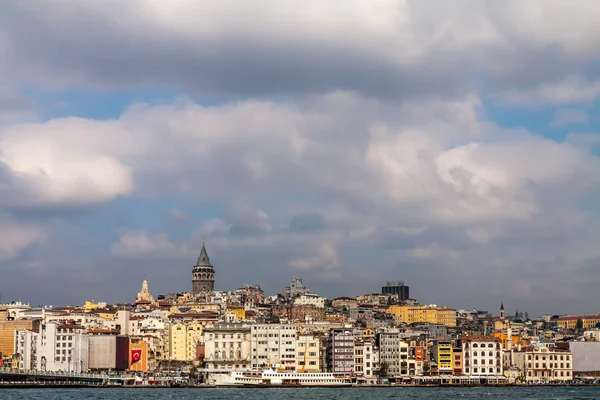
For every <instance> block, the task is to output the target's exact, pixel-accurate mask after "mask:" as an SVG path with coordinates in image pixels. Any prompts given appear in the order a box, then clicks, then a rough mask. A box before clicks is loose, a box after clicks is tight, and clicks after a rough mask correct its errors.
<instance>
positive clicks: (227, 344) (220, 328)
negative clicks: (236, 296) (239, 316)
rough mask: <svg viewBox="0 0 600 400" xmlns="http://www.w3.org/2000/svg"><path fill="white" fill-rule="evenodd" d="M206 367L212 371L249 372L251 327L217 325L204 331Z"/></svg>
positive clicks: (232, 324) (237, 324) (236, 323)
mask: <svg viewBox="0 0 600 400" xmlns="http://www.w3.org/2000/svg"><path fill="white" fill-rule="evenodd" d="M204 353H205V354H204V365H205V368H207V369H208V370H211V371H215V372H217V371H223V372H225V371H231V370H234V369H236V370H242V371H243V370H249V369H251V366H250V364H251V363H250V361H251V359H250V354H251V352H250V326H248V325H246V324H243V323H239V322H230V323H216V324H212V325H209V326H207V327H206V328H205V329H204Z"/></svg>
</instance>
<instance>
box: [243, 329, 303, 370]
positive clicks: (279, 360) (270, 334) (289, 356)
mask: <svg viewBox="0 0 600 400" xmlns="http://www.w3.org/2000/svg"><path fill="white" fill-rule="evenodd" d="M251 332H252V333H251V335H252V336H251V337H250V343H251V344H250V346H251V349H252V367H251V368H252V369H253V370H262V369H263V368H267V367H272V366H274V365H275V364H280V365H281V366H282V367H283V368H285V369H286V370H288V371H294V370H295V369H296V327H295V326H293V325H286V324H257V325H253V326H252V328H251Z"/></svg>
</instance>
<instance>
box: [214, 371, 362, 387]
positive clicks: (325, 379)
mask: <svg viewBox="0 0 600 400" xmlns="http://www.w3.org/2000/svg"><path fill="white" fill-rule="evenodd" d="M215 385H216V386H229V387H234V386H246V387H264V386H319V387H341V386H352V380H351V379H350V377H342V376H338V375H336V374H333V373H328V372H293V371H275V370H273V369H270V368H269V369H265V370H263V371H262V372H260V373H256V372H239V371H232V372H230V373H229V374H224V375H219V376H217V377H215Z"/></svg>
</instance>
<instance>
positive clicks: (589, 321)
mask: <svg viewBox="0 0 600 400" xmlns="http://www.w3.org/2000/svg"><path fill="white" fill-rule="evenodd" d="M578 320H581V322H582V323H583V329H592V328H595V327H596V324H597V323H599V322H600V315H569V316H567V317H559V318H556V319H555V320H554V321H555V322H556V325H558V326H560V327H561V328H567V329H576V328H577V321H578Z"/></svg>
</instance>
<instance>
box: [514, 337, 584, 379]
mask: <svg viewBox="0 0 600 400" xmlns="http://www.w3.org/2000/svg"><path fill="white" fill-rule="evenodd" d="M514 363H515V366H516V367H517V368H519V369H520V371H521V378H523V379H524V380H525V381H527V382H531V381H546V382H557V381H558V382H560V381H570V380H572V379H573V354H572V353H571V351H569V350H565V349H559V348H557V347H556V346H555V345H554V344H551V343H545V344H544V343H539V344H534V345H531V346H527V347H525V348H522V349H521V350H517V351H514Z"/></svg>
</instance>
